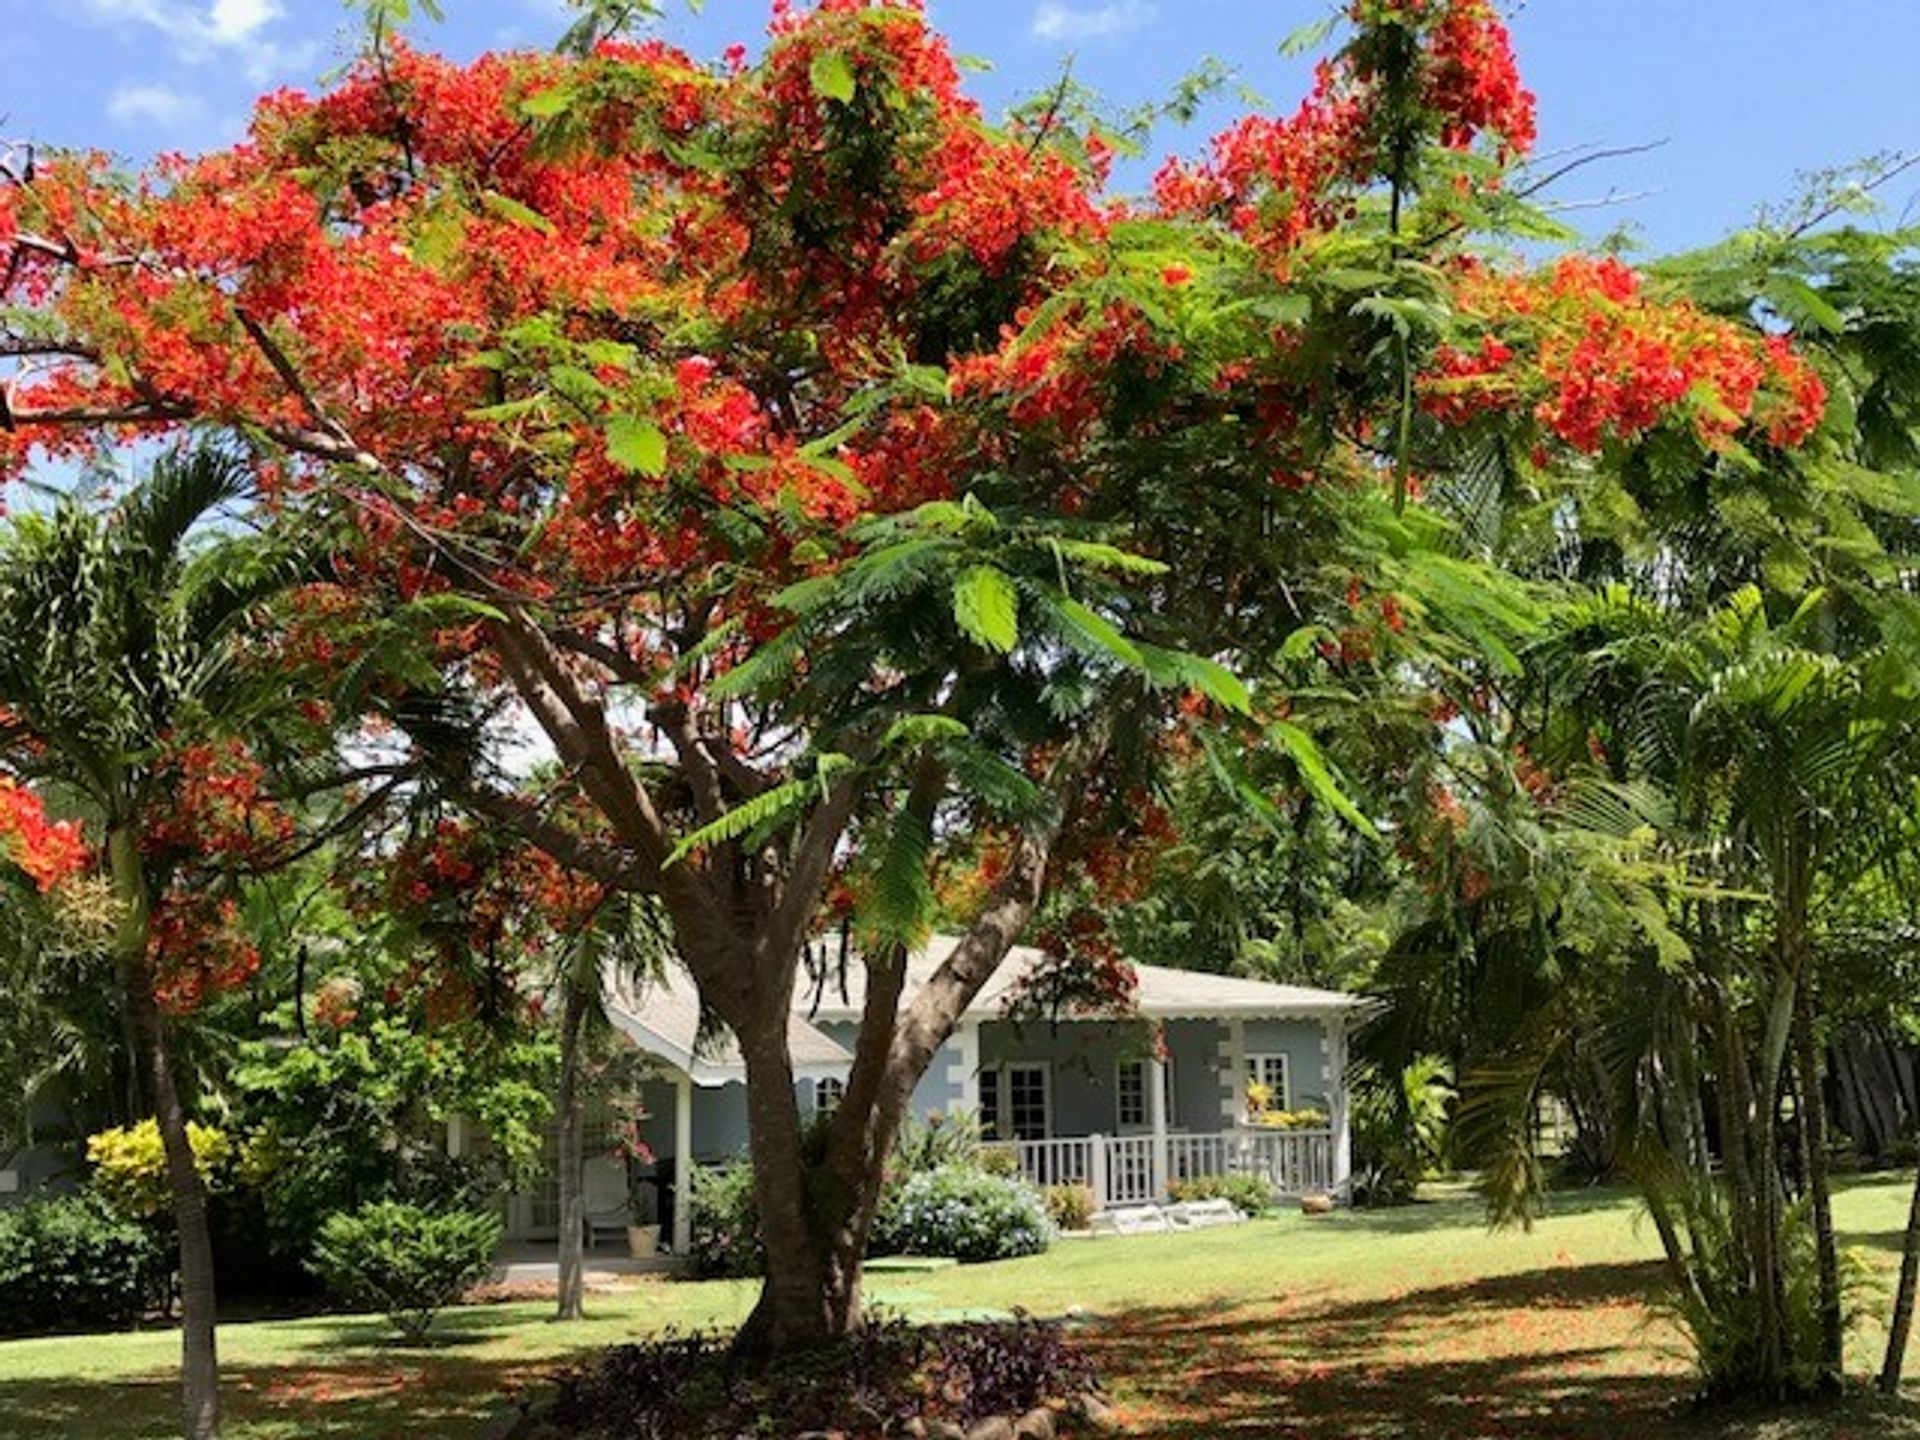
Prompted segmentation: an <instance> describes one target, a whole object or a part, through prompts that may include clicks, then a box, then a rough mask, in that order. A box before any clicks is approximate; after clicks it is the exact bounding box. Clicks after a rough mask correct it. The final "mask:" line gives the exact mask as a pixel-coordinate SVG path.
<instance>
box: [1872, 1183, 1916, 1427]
mask: <svg viewBox="0 0 1920 1440" xmlns="http://www.w3.org/2000/svg"><path fill="white" fill-rule="evenodd" d="M1916 1290H1920V1174H1916V1175H1915V1176H1914V1181H1913V1204H1912V1205H1911V1206H1910V1207H1909V1208H1908V1210H1907V1238H1906V1243H1905V1244H1903V1245H1902V1246H1901V1248H1900V1286H1899V1288H1898V1289H1897V1290H1896V1291H1895V1292H1894V1296H1893V1319H1892V1321H1891V1322H1890V1323H1889V1324H1888V1327H1887V1358H1886V1360H1885V1361H1884V1362H1883V1363H1882V1364H1881V1366H1880V1389H1881V1391H1882V1392H1883V1393H1884V1394H1887V1395H1897V1394H1899V1393H1900V1372H1901V1370H1902V1369H1903V1368H1904V1367H1905V1365H1906V1363H1907V1341H1908V1339H1909V1338H1910V1337H1911V1336H1912V1334H1913V1298H1914V1292H1915V1291H1916Z"/></svg>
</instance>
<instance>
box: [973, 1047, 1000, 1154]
mask: <svg viewBox="0 0 1920 1440" xmlns="http://www.w3.org/2000/svg"><path fill="white" fill-rule="evenodd" d="M978 1084H979V1087H980V1095H979V1100H978V1103H977V1107H976V1109H975V1112H974V1117H973V1118H974V1119H975V1120H977V1121H979V1122H980V1138H981V1139H982V1140H998V1139H999V1138H1000V1123H1001V1121H1002V1120H1004V1119H1005V1118H1006V1113H1007V1106H1006V1098H1007V1097H1006V1096H1005V1095H1003V1094H1001V1093H1000V1067H999V1066H998V1065H982V1066H981V1067H980V1072H979V1076H978ZM989 1097H991V1099H989ZM989 1106H991V1108H992V1111H993V1114H992V1117H991V1119H989V1117H988V1114H987V1111H988V1108H989Z"/></svg>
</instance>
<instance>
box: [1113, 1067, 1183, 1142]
mask: <svg viewBox="0 0 1920 1440" xmlns="http://www.w3.org/2000/svg"><path fill="white" fill-rule="evenodd" d="M1160 1065H1161V1086H1162V1088H1163V1089H1164V1090H1165V1091H1166V1094H1167V1123H1168V1124H1169V1125H1171V1124H1172V1123H1173V1118H1174V1115H1175V1113H1176V1112H1175V1110H1174V1096H1175V1095H1176V1094H1178V1093H1179V1092H1178V1090H1177V1089H1176V1088H1175V1086H1174V1083H1173V1057H1172V1056H1168V1057H1167V1058H1166V1059H1165V1060H1163V1061H1161V1062H1160ZM1136 1068H1137V1069H1138V1070H1139V1072H1140V1118H1139V1119H1138V1120H1129V1119H1127V1118H1126V1111H1125V1110H1124V1109H1123V1108H1122V1101H1123V1099H1124V1095H1125V1089H1126V1080H1125V1076H1126V1073H1127V1071H1129V1070H1131V1069H1136ZM1152 1069H1153V1062H1152V1061H1151V1060H1145V1059H1142V1058H1140V1057H1139V1056H1131V1055H1123V1056H1121V1057H1120V1058H1119V1059H1117V1060H1115V1061H1114V1062H1113V1129H1114V1133H1115V1134H1116V1135H1137V1134H1144V1133H1146V1132H1147V1131H1148V1130H1150V1129H1152V1128H1153V1106H1152V1104H1151V1098H1152V1097H1151V1096H1150V1095H1149V1094H1148V1091H1147V1075H1148V1073H1149V1072H1150V1071H1151V1070H1152Z"/></svg>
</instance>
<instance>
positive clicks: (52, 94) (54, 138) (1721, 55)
mask: <svg viewBox="0 0 1920 1440" xmlns="http://www.w3.org/2000/svg"><path fill="white" fill-rule="evenodd" d="M443 3H444V5H445V7H446V9H447V11H448V12H449V18H448V23H446V24H445V25H442V26H427V27H423V28H422V30H421V31H420V39H421V42H422V43H424V44H427V45H430V46H433V47H435V48H439V49H443V50H446V51H449V52H451V53H455V54H461V55H467V54H472V53H475V52H477V51H480V50H484V49H488V48H498V47H502V46H533V45H545V44H548V43H550V42H551V40H552V39H553V37H554V36H556V35H557V34H558V33H559V30H560V28H561V27H562V25H563V24H564V13H565V11H564V5H563V3H562V0H443ZM1326 10H1327V0H935V4H934V16H935V21H936V23H937V24H939V25H940V26H942V27H943V28H944V29H946V31H947V32H948V33H949V34H950V35H952V36H953V38H954V42H955V45H956V46H957V47H958V48H959V49H960V50H961V51H963V52H966V53H969V54H973V55H978V56H981V57H983V58H986V59H989V60H991V61H993V62H994V66H995V68H994V69H993V70H992V71H991V72H990V73H987V74H984V75H981V76H977V77H975V80H974V85H975V88H976V92H977V93H978V94H979V95H980V97H981V99H982V100H983V101H984V102H986V104H987V105H988V106H989V107H990V108H993V109H997V108H999V107H1000V106H1002V105H1004V104H1005V103H1006V102H1008V101H1009V100H1011V99H1013V98H1015V97H1017V96H1020V95H1022V94H1027V93H1031V92H1032V91H1035V90H1037V89H1040V88H1042V87H1043V86H1045V85H1046V84H1047V83H1048V82H1049V81H1050V80H1051V79H1052V78H1054V77H1055V76H1056V75H1057V74H1058V67H1059V65H1060V64H1061V62H1062V61H1063V59H1065V58H1066V57H1067V56H1068V55H1072V56H1074V57H1075V73H1076V74H1077V75H1078V76H1079V77H1080V78H1081V79H1082V80H1084V81H1085V82H1087V83H1088V84H1090V85H1092V86H1094V87H1095V88H1096V89H1098V90H1100V91H1101V92H1103V93H1104V94H1107V95H1109V96H1111V97H1113V98H1114V99H1116V100H1118V101H1122V102H1129V103H1130V102H1137V101H1141V100H1146V99H1150V98H1155V97H1158V96H1161V95H1163V94H1164V93H1165V92H1166V90H1167V88H1168V86H1169V85H1170V84H1171V83H1172V82H1173V81H1174V80H1175V79H1176V78H1177V77H1178V76H1180V75H1181V74H1183V73H1185V72H1186V71H1187V70H1189V69H1190V68H1191V67H1192V66H1193V65H1194V64H1195V63H1196V62H1197V61H1199V60H1200V59H1201V58H1203V57H1205V56H1209V55H1211V56H1216V57H1218V58H1220V59H1222V60H1225V61H1227V62H1228V63H1229V64H1231V65H1233V66H1234V67H1236V69H1237V70H1238V71H1239V72H1240V73H1241V75H1242V76H1243V78H1244V79H1245V80H1246V81H1247V82H1248V83H1249V84H1251V85H1252V86H1253V87H1254V88H1255V89H1256V90H1257V91H1259V92H1260V93H1261V94H1262V95H1263V96H1264V97H1265V98H1266V100H1267V101H1268V103H1269V106H1270V107H1271V108H1275V109H1281V110H1290V109H1291V108H1292V107H1293V105H1294V103H1295V102H1296V101H1297V99H1298V97H1299V95H1300V93H1301V92H1302V89H1303V88H1304V84H1305V76H1304V63H1303V62H1300V61H1283V60H1282V59H1281V58H1280V57H1279V55H1278V54H1277V50H1276V44H1277V41H1278V40H1279V39H1280V37H1281V36H1283V35H1285V34H1286V33H1287V32H1289V31H1290V30H1292V29H1293V28H1294V27H1295V26H1297V25H1299V24H1302V23H1304V22H1306V21H1310V20H1313V19H1316V18H1318V17H1319V16H1321V15H1323V14H1325V13H1326ZM0 15H4V17H5V19H6V29H5V33H6V37H7V38H6V51H7V57H6V58H7V67H6V71H5V73H4V76H0V134H4V135H5V136H7V137H9V138H13V137H22V138H33V139H37V140H42V141H48V142H52V143H56V144H83V145H88V146H99V147H103V148H106V149H109V150H113V151H115V152H118V153H120V154H123V155H125V156H127V157H129V158H131V159H135V160H139V159H144V158H145V157H146V156H148V155H150V154H152V153H153V152H154V151H156V150H160V149H180V150H188V151H192V150H197V149H204V148H207V147H209V146H213V145H216V144H218V143H220V142H221V141H223V140H225V139H230V138H232V137H233V136H234V135H236V134H237V133H238V132H239V131H240V129H241V127H242V126H243V124H244V121H245V117H246V114H247V111H248V108H249V106H250V104H251V101H252V98H253V97H254V96H255V95H256V94H258V93H259V92H260V91H261V90H263V89H268V88H273V87H276V86H279V85H297V86H303V87H310V86H312V85H313V84H314V82H315V80H316V78H317V77H319V76H320V75H321V74H323V73H324V72H326V71H327V70H328V69H330V68H332V67H334V66H336V65H337V64H338V63H339V62H340V61H341V60H342V59H343V58H344V56H345V55H346V54H347V52H348V49H349V46H350V35H351V31H350V29H349V27H348V23H347V22H348V16H347V12H346V11H345V9H344V8H343V6H342V5H341V3H340V0H0ZM765 15H766V6H765V4H764V3H763V0H709V3H708V4H707V6H706V9H705V11H704V13H702V14H700V15H699V16H697V17H689V16H686V15H677V16H676V17H675V18H673V19H672V20H670V21H669V22H668V23H667V27H666V28H667V32H668V34H669V35H670V36H671V37H672V38H674V39H676V40H678V41H680V42H681V43H684V44H687V45H688V46H689V48H691V49H693V50H695V51H696V52H697V53H703V54H714V53H717V52H718V51H719V50H720V48H721V47H722V46H723V45H725V44H726V43H727V42H728V41H730V40H734V39H742V40H748V41H751V40H753V39H754V38H755V37H757V36H758V35H759V34H760V33H761V31H762V29H763V26H764V21H765ZM1514 31H1515V36H1516V42H1517V45H1518V48H1519V51H1520V59H1521V65H1522V69H1523V71H1524V72H1525V74H1526V75H1527V78H1528V80H1529V81H1530V83H1531V84H1532V85H1533V86H1534V88H1535V89H1536V90H1537V91H1538V92H1539V93H1540V96H1541V106H1542V110H1541V121H1542V125H1541V130H1542V135H1541V145H1542V148H1543V149H1545V150H1553V149H1558V148H1561V147H1567V146H1574V145H1584V144H1604V145H1632V144H1641V143H1647V142H1653V141H1665V142H1666V143H1665V144H1664V145H1663V146H1662V147H1661V148H1660V149H1658V150H1656V151H1654V152H1652V153H1650V154H1646V155H1641V156H1635V157H1631V158H1624V159H1620V160H1616V161H1612V162H1610V163H1608V164H1606V165H1604V166H1601V167H1595V168H1591V169H1589V170H1586V171H1584V172H1582V173H1581V174H1579V175H1577V176H1575V177H1572V178H1570V179H1569V180H1568V181H1566V182H1565V183H1564V184H1563V186H1562V187H1561V188H1560V190H1559V191H1558V192H1557V193H1558V194H1559V195H1560V196H1561V197H1562V198H1563V199H1565V200H1568V201H1574V202H1588V201H1594V200H1599V199H1602V198H1604V197H1606V196H1608V194H1609V192H1612V193H1613V194H1615V195H1618V196H1626V197H1631V198H1625V199H1623V200H1621V201H1620V203H1616V204H1608V205H1605V206H1602V207H1600V208H1596V209H1591V210H1587V209H1583V210H1581V211H1580V212H1579V213H1578V215H1577V216H1576V217H1575V218H1577V219H1578V220H1579V222H1580V223H1581V224H1582V225H1584V226H1585V227H1586V228H1588V229H1590V230H1593V231H1600V230H1605V229H1608V228H1611V227H1612V226H1614V225H1616V224H1619V223H1622V222H1631V223H1633V224H1634V225H1636V226H1638V227H1639V228H1640V229H1641V231H1642V232H1643V233H1644V235H1645V237H1646V239H1647V240H1648V242H1649V243H1650V244H1651V245H1652V246H1654V247H1655V248H1677V247H1683V246H1687V245H1692V244H1698V243H1704V242H1706V241H1708V240H1711V239H1712V238H1714V237H1715V236H1716V235H1717V234H1719V233H1721V232H1723V231H1725V230H1726V229H1728V228H1730V227H1733V226H1737V225H1740V224H1742V223H1744V222H1745V221H1746V220H1748V219H1749V218H1750V217H1751V216H1752V214H1753V210H1754V207H1755V205H1756V204H1757V203H1759V202H1762V201H1765V200H1768V199H1778V198H1781V197H1783V196H1785V195H1787V194H1788V193H1790V192H1791V191H1792V189H1793V187H1794V183H1795V181H1794V177H1795V175H1796V173H1797V172H1801V171H1805V170H1809V169H1814V168H1817V167H1821V166H1827V165H1833V164H1837V163H1840V162H1843V161H1847V160H1850V159H1854V158H1856V157H1859V156H1861V155H1863V154H1866V153H1869V152H1873V151H1881V150H1895V149H1914V148H1920V85H1916V83H1915V79H1914V70H1913V63H1914V62H1913V56H1914V53H1915V51H1916V48H1920V46H1917V44H1916V42H1920V0H1818V3H1812V4H1809V3H1805V0H1530V3H1527V4H1525V5H1524V6H1522V7H1521V8H1520V9H1519V13H1518V14H1517V16H1516V17H1515V19H1514ZM1224 113H1225V112H1224V111H1222V112H1220V114H1224ZM1213 118H1214V119H1216V120H1218V119H1219V118H1220V115H1216V116H1215V117H1213ZM1204 129H1205V127H1204V126H1203V127H1197V129H1196V131H1195V132H1193V133H1186V134H1181V133H1178V132H1174V133H1168V134H1165V135H1163V136H1162V137H1161V143H1162V144H1163V145H1170V146H1174V147H1177V148H1181V149H1188V150H1191V149H1195V148H1197V147H1198V146H1199V145H1200V144H1201V142H1202V140H1203V137H1204ZM1887 198H1888V200H1889V201H1890V202H1891V204H1892V207H1893V209H1894V210H1895V211H1896V212H1899V211H1903V210H1905V209H1907V208H1908V207H1912V208H1913V209H1914V210H1915V212H1916V217H1917V218H1920V178H1916V179H1914V180H1912V181H1911V182H1906V181H1904V180H1903V182H1902V183H1901V184H1898V185H1896V186H1894V187H1891V188H1890V189H1889V191H1888V192H1887Z"/></svg>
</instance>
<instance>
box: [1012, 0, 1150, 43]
mask: <svg viewBox="0 0 1920 1440" xmlns="http://www.w3.org/2000/svg"><path fill="white" fill-rule="evenodd" d="M1159 13H1160V12H1159V8H1158V7H1157V6H1155V5H1152V4H1150V3H1148V0H1115V3H1113V4H1110V5H1095V6H1090V7H1086V6H1078V5H1061V4H1057V3H1055V0H1045V3H1043V4H1042V5H1041V6H1040V8H1039V9H1038V10H1036V11H1034V12H1033V33H1034V35H1035V36H1036V37H1038V38H1039V39H1041V40H1103V39H1107V38H1109V37H1111V36H1114V35H1125V34H1127V33H1128V32H1129V31H1132V30H1138V29H1140V28H1141V27H1142V26H1143V25H1148V24H1151V23H1152V22H1153V19H1154V17H1155V16H1156V15H1158V14H1159Z"/></svg>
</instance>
